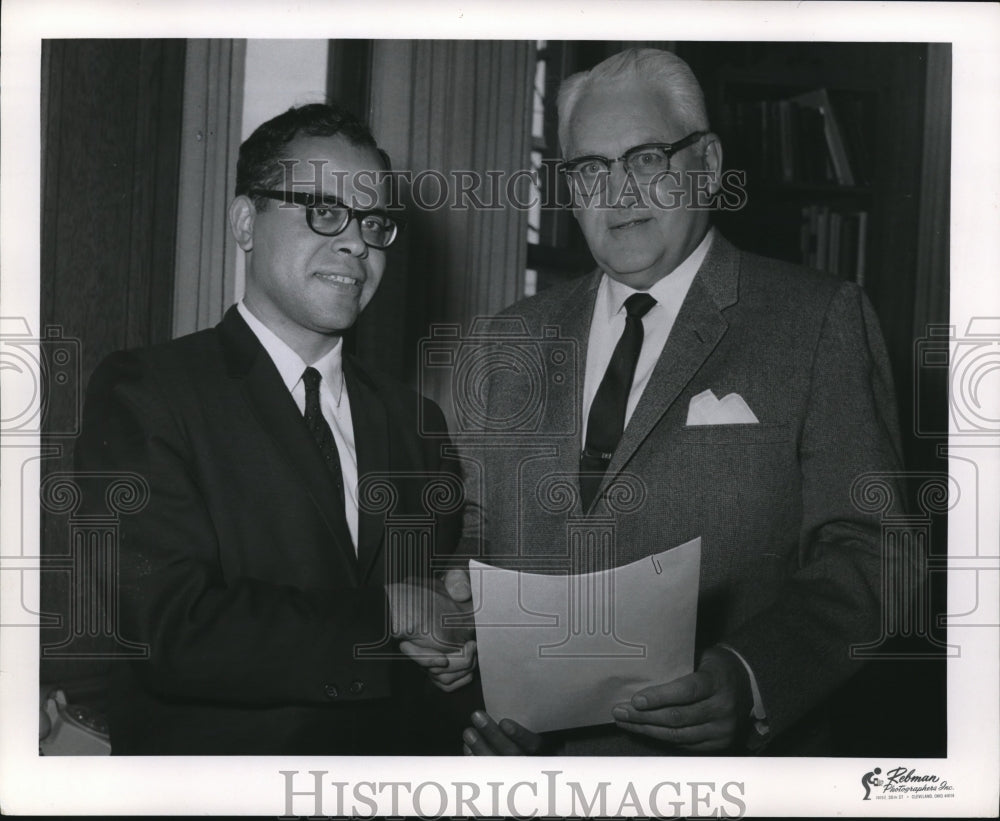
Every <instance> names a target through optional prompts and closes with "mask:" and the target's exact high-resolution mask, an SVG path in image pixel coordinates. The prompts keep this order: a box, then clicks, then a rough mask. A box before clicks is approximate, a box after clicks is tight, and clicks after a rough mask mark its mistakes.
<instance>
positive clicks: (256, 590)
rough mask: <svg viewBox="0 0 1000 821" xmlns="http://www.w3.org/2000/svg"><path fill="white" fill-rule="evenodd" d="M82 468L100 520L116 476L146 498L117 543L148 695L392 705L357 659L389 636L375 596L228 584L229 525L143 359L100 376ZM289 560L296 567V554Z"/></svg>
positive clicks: (91, 399) (127, 627)
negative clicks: (215, 508)
mask: <svg viewBox="0 0 1000 821" xmlns="http://www.w3.org/2000/svg"><path fill="white" fill-rule="evenodd" d="M75 460H76V467H77V470H78V471H80V472H81V473H80V476H81V477H89V478H86V479H85V480H84V479H83V478H81V482H82V483H83V485H84V487H85V493H84V505H86V506H89V508H90V509H92V510H94V511H100V510H101V508H102V506H103V504H104V502H103V494H104V493H105V492H106V490H107V483H108V481H113V478H114V477H115V475H118V474H121V473H123V472H125V473H130V474H133V475H134V476H136V477H138V478H139V481H140V482H141V483H143V484H145V486H146V487H147V489H148V501H147V502H146V504H145V506H144V507H143V508H142V509H141V510H140V511H138V512H137V513H135V514H132V515H124V516H122V517H121V522H120V527H119V532H118V551H119V577H118V595H119V602H120V610H119V614H120V622H119V629H120V632H121V633H122V634H123V637H124V638H126V639H127V640H129V641H132V642H139V643H142V644H145V645H147V646H148V648H149V657H148V660H146V661H144V662H137V663H136V664H135V665H134V669H135V672H136V674H137V676H138V677H139V678H140V680H142V681H143V683H144V686H146V687H148V688H149V689H150V690H152V691H154V692H157V693H159V694H160V695H161V696H164V697H171V698H192V699H207V700H212V699H219V700H223V701H226V702H230V703H243V704H248V705H250V704H257V705H274V704H290V703H316V702H326V703H329V702H331V701H337V702H341V701H347V700H357V699H369V698H378V697H381V696H386V695H388V693H389V669H388V668H389V664H388V663H387V662H386V661H385V660H365V659H359V658H358V657H357V654H356V647H357V646H358V645H361V644H366V643H376V642H379V641H380V640H381V639H382V638H383V636H385V635H386V634H387V631H386V623H385V615H386V600H385V595H384V592H383V591H382V589H381V588H379V587H373V588H353V587H343V588H336V589H331V588H330V587H327V586H325V585H320V584H317V586H316V587H315V588H314V589H302V588H299V587H296V586H292V585H288V584H280V583H277V582H272V581H267V580H261V579H254V578H247V577H242V576H241V575H240V574H239V573H229V574H228V577H227V574H224V568H223V566H222V563H223V559H222V558H221V553H220V549H219V539H218V535H217V533H218V528H220V527H223V526H224V523H223V522H220V521H218V520H216V518H215V516H214V514H213V512H212V510H210V508H209V505H208V502H207V500H206V495H205V493H204V492H203V490H202V488H201V487H200V486H199V480H198V471H197V469H196V463H197V460H196V455H195V453H194V452H193V446H192V444H191V442H190V439H189V437H188V436H187V435H186V431H185V424H184V422H183V419H182V415H181V414H178V413H176V412H175V411H174V410H172V408H171V397H170V396H169V395H168V392H167V391H166V390H164V389H163V388H162V386H161V384H160V382H159V379H157V378H154V376H153V369H152V368H151V367H150V365H149V363H148V362H147V361H146V360H144V359H143V358H141V357H139V356H136V355H133V354H115V355H113V356H112V357H110V358H109V359H108V360H106V361H105V362H104V363H103V364H102V365H101V366H100V367H99V368H98V370H97V371H96V372H95V374H94V376H93V378H92V379H91V382H90V386H89V388H88V395H87V400H86V404H85V409H84V423H83V433H82V434H81V437H80V439H79V440H78V443H77V447H76V451H75ZM102 476H103V477H104V481H100V479H101V477H102ZM275 548H276V550H277V549H278V546H277V545H276V546H275ZM284 551H285V552H291V554H292V555H294V545H285V546H284ZM353 682H363V685H364V686H363V687H358V686H354V687H351V686H350V685H351V684H352V683H353Z"/></svg>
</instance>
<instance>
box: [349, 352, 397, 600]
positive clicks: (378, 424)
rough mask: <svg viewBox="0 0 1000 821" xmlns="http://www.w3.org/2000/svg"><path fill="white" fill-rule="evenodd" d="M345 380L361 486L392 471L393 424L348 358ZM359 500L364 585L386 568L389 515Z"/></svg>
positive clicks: (377, 398)
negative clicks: (384, 541)
mask: <svg viewBox="0 0 1000 821" xmlns="http://www.w3.org/2000/svg"><path fill="white" fill-rule="evenodd" d="M344 379H345V382H346V385H347V395H348V396H349V397H350V401H351V419H352V422H353V424H354V447H355V450H356V452H357V457H358V487H359V489H360V487H361V486H362V484H363V482H364V478H365V476H368V475H371V474H375V473H386V472H387V471H388V470H389V422H388V418H387V416H386V412H385V405H384V404H383V402H382V401H381V399H380V398H379V396H378V395H377V394H376V392H375V389H374V387H373V386H372V384H371V383H370V382H369V380H368V379H367V378H366V377H365V375H364V373H363V372H362V371H361V370H360V368H358V366H357V364H356V363H355V362H354V360H353V359H350V358H348V357H344ZM365 507H366V505H364V504H363V503H362V500H361V498H360V494H359V498H358V570H359V573H360V577H361V581H362V583H364V582H366V581H367V580H368V579H369V578H370V577H371V575H372V572H373V570H375V569H376V568H378V567H381V566H382V561H383V549H382V534H383V532H384V531H385V514H383V513H372V512H366V511H365Z"/></svg>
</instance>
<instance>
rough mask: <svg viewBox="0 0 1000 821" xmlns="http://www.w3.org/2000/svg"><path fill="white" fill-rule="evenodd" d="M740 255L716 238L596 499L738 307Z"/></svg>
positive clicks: (683, 386) (696, 365)
mask: <svg viewBox="0 0 1000 821" xmlns="http://www.w3.org/2000/svg"><path fill="white" fill-rule="evenodd" d="M738 286H739V252H738V251H737V250H736V249H735V248H734V247H733V246H732V245H730V244H729V243H728V242H727V241H726V240H725V239H724V238H723V237H722V236H721V235H720V234H718V233H717V234H716V236H715V238H714V240H713V241H712V247H711V249H710V250H709V253H708V255H707V256H706V258H705V261H704V262H703V263H702V266H701V268H700V269H699V270H698V273H697V275H696V276H695V278H694V281H693V282H692V283H691V287H690V289H689V290H688V294H687V297H686V298H685V299H684V304H683V305H682V306H681V310H680V312H679V313H678V315H677V320H676V321H675V322H674V327H673V328H672V329H671V331H670V335H669V336H668V337H667V342H666V344H665V345H664V346H663V352H662V354H661V355H660V358H659V359H658V360H657V362H656V365H655V366H654V368H653V373H652V374H651V375H650V378H649V382H648V383H647V385H646V388H645V390H644V391H643V394H642V397H641V398H640V399H639V403H638V404H637V405H636V408H635V412H634V413H633V414H632V417H631V419H629V422H628V425H626V427H625V431H624V433H623V435H622V439H621V441H620V442H619V444H618V448H617V449H616V450H615V453H614V456H613V457H612V459H611V463H610V464H609V465H608V470H607V473H606V474H605V477H604V481H603V483H602V486H601V488H600V490H598V493H597V496H596V497H595V498H599V497H600V495H601V493H602V492H603V490H604V489H605V488H606V487H607V485H608V484H609V483H610V482H611V481H612V480H613V479H614V477H615V476H616V475H617V474H618V473H620V472H621V471H622V470H623V469H624V468H625V466H626V465H627V464H628V462H629V460H630V459H631V458H632V456H633V455H634V454H635V452H636V450H637V449H638V447H639V446H640V445H641V444H642V443H643V442H644V441H645V439H646V437H647V436H649V433H650V431H652V429H653V427H654V426H655V425H656V424H657V422H659V421H660V419H661V418H662V417H663V414H665V413H666V412H667V410H669V409H670V407H671V405H673V404H674V402H675V401H676V400H677V397H678V396H679V395H680V393H681V391H683V390H684V388H685V387H686V386H687V384H688V383H689V382H690V381H691V379H692V378H693V377H694V375H695V374H696V373H697V372H698V370H699V369H700V368H701V366H702V365H703V364H704V362H705V360H706V359H708V357H709V355H710V354H711V353H712V351H713V350H715V347H716V345H718V344H719V341H720V340H721V339H722V337H723V336H724V335H725V333H726V330H727V328H728V323H727V322H726V319H725V317H724V316H723V313H722V310H723V309H724V308H727V307H729V306H730V305H732V304H733V303H735V302H736V300H737V298H738Z"/></svg>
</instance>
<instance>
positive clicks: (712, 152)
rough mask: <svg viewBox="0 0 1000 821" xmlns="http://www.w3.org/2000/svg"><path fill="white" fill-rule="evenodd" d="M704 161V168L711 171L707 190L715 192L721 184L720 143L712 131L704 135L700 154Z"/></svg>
mask: <svg viewBox="0 0 1000 821" xmlns="http://www.w3.org/2000/svg"><path fill="white" fill-rule="evenodd" d="M702 157H703V158H704V162H705V170H706V171H711V172H712V177H711V182H710V184H709V191H710V192H711V193H712V194H717V193H718V191H719V188H720V187H721V185H722V143H721V142H719V138H718V137H717V136H716V135H715V134H712V133H708V134H706V135H705V149H704V152H703V154H702Z"/></svg>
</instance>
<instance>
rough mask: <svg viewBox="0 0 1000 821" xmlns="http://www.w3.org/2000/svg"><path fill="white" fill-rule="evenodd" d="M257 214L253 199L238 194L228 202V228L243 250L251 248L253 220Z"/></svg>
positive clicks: (248, 250)
mask: <svg viewBox="0 0 1000 821" xmlns="http://www.w3.org/2000/svg"><path fill="white" fill-rule="evenodd" d="M256 216H257V209H256V208H254V204H253V200H251V199H250V198H249V197H248V196H246V195H245V194H240V195H239V196H238V197H235V198H234V199H233V201H232V202H231V203H229V229H230V230H231V231H232V232H233V236H234V237H235V238H236V244H237V245H239V246H240V248H242V249H243V250H244V251H247V252H250V251H252V250H253V221H254V217H256Z"/></svg>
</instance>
